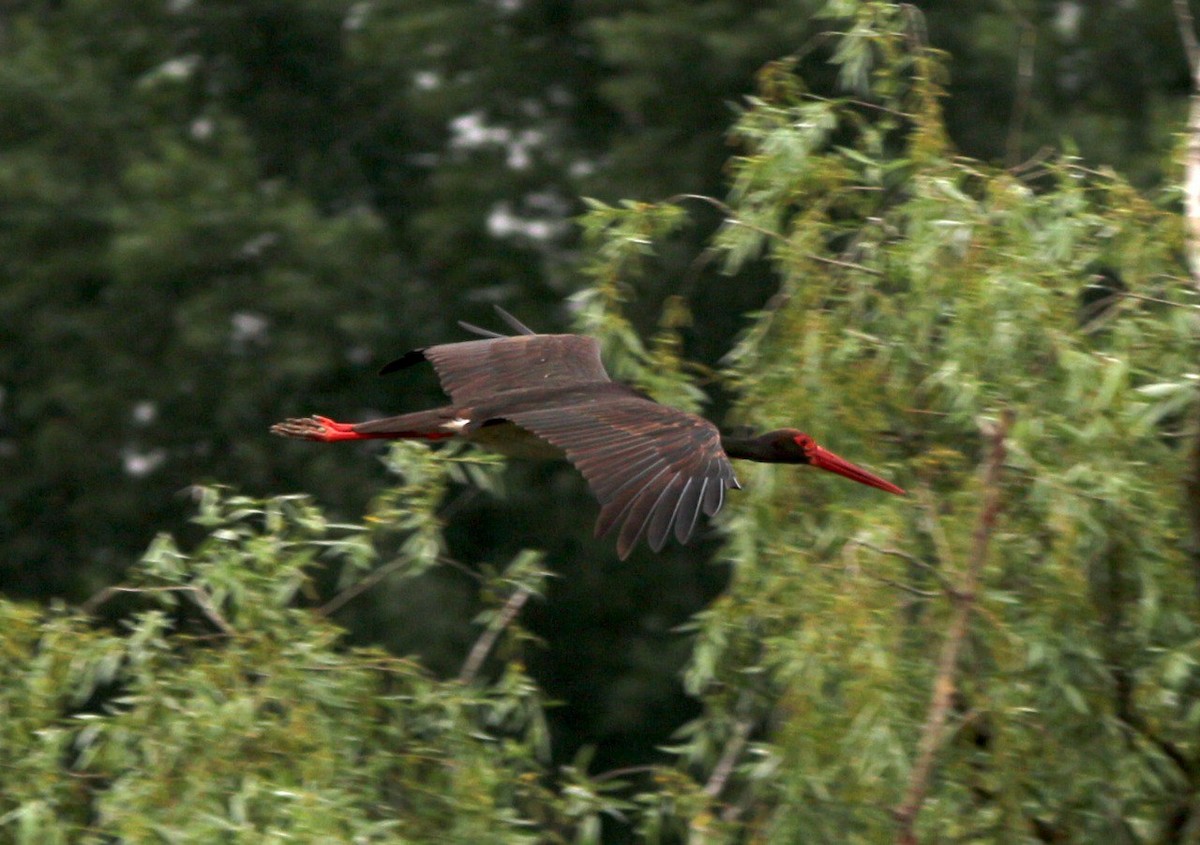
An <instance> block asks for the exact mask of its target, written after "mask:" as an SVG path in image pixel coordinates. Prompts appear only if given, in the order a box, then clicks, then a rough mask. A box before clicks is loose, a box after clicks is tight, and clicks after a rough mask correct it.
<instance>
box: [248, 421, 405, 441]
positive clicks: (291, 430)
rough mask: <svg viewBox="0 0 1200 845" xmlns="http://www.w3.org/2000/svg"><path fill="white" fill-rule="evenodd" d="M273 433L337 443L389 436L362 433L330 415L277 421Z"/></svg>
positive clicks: (350, 424)
mask: <svg viewBox="0 0 1200 845" xmlns="http://www.w3.org/2000/svg"><path fill="white" fill-rule="evenodd" d="M271 433H272V434H278V435H280V436H282V437H296V438H299V439H301V440H317V441H319V442H321V443H335V442H337V441H339V440H375V439H378V438H382V437H387V436H388V435H386V434H362V433H360V432H357V431H355V430H354V423H340V422H335V421H334V420H331V419H329V417H318V416H311V417H302V418H296V419H290V420H285V421H283V422H281V423H276V424H275V425H273V426H271ZM392 436H393V437H394V436H395V435H392Z"/></svg>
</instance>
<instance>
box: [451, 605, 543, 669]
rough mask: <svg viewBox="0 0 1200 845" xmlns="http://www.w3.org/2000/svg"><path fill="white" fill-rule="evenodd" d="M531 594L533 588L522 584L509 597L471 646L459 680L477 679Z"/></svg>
mask: <svg viewBox="0 0 1200 845" xmlns="http://www.w3.org/2000/svg"><path fill="white" fill-rule="evenodd" d="M531 595H533V590H531V589H529V588H528V587H526V586H520V587H517V589H516V590H514V591H513V594H512V595H511V596H509V597H508V601H506V602H505V603H504V607H503V608H501V609H500V614H499V615H498V616H497V617H496V619H495V620H494V621H493V622H492V624H490V625H488V627H487V630H485V631H484V632H483V633H482V634H481V635H480V637H479V639H478V640H476V641H475V645H473V646H471V652H470V653H469V654H468V655H467V659H466V660H465V661H464V662H463V665H462V670H461V671H460V672H459V673H458V680H459V682H461V683H464V684H469V683H471V681H473V680H475V676H476V675H477V674H479V669H480V668H481V667H482V666H483V661H485V660H487V656H488V654H490V653H491V651H492V647H493V646H495V645H496V640H498V639H499V638H500V634H501V632H502V631H504V629H505V628H507V627H508V626H509V625H511V624H512V622H513V620H514V619H516V618H517V614H518V613H520V612H521V608H522V607H524V606H525V602H527V601H529V597H530V596H531Z"/></svg>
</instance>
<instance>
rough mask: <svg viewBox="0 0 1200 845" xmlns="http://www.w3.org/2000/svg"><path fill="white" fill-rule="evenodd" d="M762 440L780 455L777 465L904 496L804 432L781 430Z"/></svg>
mask: <svg viewBox="0 0 1200 845" xmlns="http://www.w3.org/2000/svg"><path fill="white" fill-rule="evenodd" d="M763 439H766V440H769V442H770V443H771V445H772V447H773V450H774V451H776V452H777V453H778V454H779V455H780V460H779V463H788V464H808V465H810V466H814V467H816V468H817V469H823V470H826V471H827V472H833V473H837V474H838V475H840V476H843V477H845V478H849V479H850V480H851V481H857V482H858V483H859V484H866V485H867V486H868V487H877V488H878V489H880V490H886V491H887V492H889V493H895V494H896V495H897V496H903V495H904V490H903V489H901V488H900V487H897V486H896V485H895V484H893V483H892V482H890V481H885V480H884V479H882V478H880V477H879V476H878V475H875V474H874V473H870V472H867V471H866V470H865V469H863V468H862V467H860V466H856V465H855V464H852V463H850V462H849V461H848V460H846V459H845V458H843V457H841V456H840V455H836V454H834V453H833V452H831V451H829V450H828V449H826V448H825V447H824V446H820V445H818V444H817V441H815V440H813V439H812V437H811V436H810V435H807V434H805V433H804V432H803V431H797V430H796V429H794V428H783V429H779V430H778V431H772V432H768V433H767V434H764V435H763Z"/></svg>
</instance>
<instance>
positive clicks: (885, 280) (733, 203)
mask: <svg viewBox="0 0 1200 845" xmlns="http://www.w3.org/2000/svg"><path fill="white" fill-rule="evenodd" d="M867 5H869V6H871V7H872V8H873V13H874V14H875V15H876V16H877V17H876V18H873V19H872V22H871V26H872V27H873V28H872V29H871V31H870V37H869V38H868V37H866V35H864V33H863V31H862V30H861V27H862V26H863V25H864V24H863V22H862V19H860V20H859V23H858V27H859V28H857V29H855V30H853V31H851V32H850V33H849V34H848V36H847V39H848V41H847V42H844V49H843V50H842V51H841V52H839V54H838V55H839V57H840V58H841V59H842V61H843V62H844V63H845V64H847V65H848V64H850V63H854V62H859V63H860V64H859V65H856V67H858V69H857V70H855V71H854V72H853V74H852V76H853V77H854V80H856V85H861V84H863V83H865V84H866V85H867V89H868V90H865V91H860V92H858V94H857V96H858V97H860V98H861V97H863V96H866V97H869V98H870V99H869V100H868V101H866V102H860V101H859V100H828V99H822V98H818V97H815V96H812V95H808V94H806V93H805V92H804V89H803V88H802V86H799V85H797V84H795V83H794V82H793V81H792V80H791V79H790V77H789V76H788V73H789V71H788V69H787V68H786V67H779V68H776V69H773V70H771V71H769V72H768V73H767V74H766V76H765V85H764V95H763V97H762V98H760V99H758V100H756V101H754V102H753V103H752V105H751V107H750V108H749V109H748V110H747V111H746V113H745V114H744V115H743V116H742V118H741V120H740V121H739V123H738V125H737V126H736V127H735V130H734V135H735V138H736V139H737V140H738V142H739V143H740V145H741V147H742V148H743V149H744V150H745V153H744V154H743V155H742V156H740V157H739V158H738V159H736V160H735V162H734V164H733V167H732V175H733V192H732V196H731V199H730V201H729V205H728V217H727V219H726V221H725V225H724V227H723V229H722V231H720V232H719V233H718V234H717V236H716V246H717V248H718V249H720V250H721V251H722V252H723V253H724V255H725V257H726V260H727V262H728V266H729V267H730V269H731V270H734V269H736V268H737V267H738V266H739V265H741V264H742V263H743V262H745V261H747V260H749V259H751V258H757V257H758V256H759V255H763V256H765V258H766V260H767V261H768V262H769V263H770V265H771V266H772V268H774V270H775V272H776V273H777V277H778V279H779V291H778V293H777V294H776V296H775V297H774V298H773V299H772V301H771V302H770V303H769V306H768V308H767V309H765V310H763V311H762V312H760V313H758V314H756V315H753V316H752V318H751V321H750V323H749V325H748V326H747V328H746V331H745V332H744V333H743V335H742V338H741V340H740V341H739V343H738V344H737V345H736V346H735V348H734V349H733V350H732V351H731V352H730V354H729V356H728V357H727V358H726V364H727V369H726V373H725V374H726V377H727V379H728V381H729V383H730V384H731V385H733V386H734V387H735V388H736V389H737V390H738V392H739V395H740V400H739V402H738V406H737V409H736V416H737V417H738V418H739V419H744V420H746V421H753V422H754V423H755V424H756V425H758V426H762V427H770V426H773V425H784V424H790V423H794V422H795V421H797V420H801V421H803V424H804V426H805V428H806V429H807V430H808V431H809V432H810V433H813V434H814V435H816V436H817V437H818V438H819V439H820V440H821V441H822V442H824V443H826V444H827V445H828V446H830V447H831V448H833V449H835V450H836V451H838V452H840V453H843V454H847V455H852V456H854V457H855V459H856V460H857V459H862V460H863V461H864V462H865V463H867V464H868V465H872V466H875V467H880V468H881V470H882V471H883V472H884V473H885V474H886V475H889V476H891V477H895V478H898V479H900V480H901V481H902V483H904V484H906V485H908V486H909V487H910V489H911V491H912V493H913V495H912V496H911V497H910V498H909V499H908V500H900V499H894V498H891V497H884V496H880V495H879V494H878V493H876V492H875V491H871V490H868V489H866V488H847V486H846V485H845V484H844V482H840V481H837V480H834V479H831V478H814V477H812V476H811V475H805V477H804V479H803V492H801V490H800V489H799V488H798V485H799V484H800V481H799V480H794V478H793V476H792V474H791V471H789V470H781V469H779V468H771V467H751V468H748V469H741V470H740V474H741V475H742V476H743V481H744V482H746V487H747V490H746V492H745V494H744V495H742V496H740V497H738V498H737V499H736V500H735V501H734V502H733V503H732V506H731V510H732V513H731V515H730V517H729V518H728V520H727V522H726V528H727V532H728V544H727V546H726V551H725V557H726V558H727V559H728V560H729V561H730V562H731V563H733V564H734V567H735V572H736V573H737V574H736V578H735V581H734V584H733V586H732V588H731V590H730V591H729V593H728V594H727V595H725V596H723V597H722V598H721V599H719V600H718V601H717V602H716V603H715V604H714V605H713V607H712V608H711V609H709V610H707V611H704V612H703V613H701V614H700V615H699V618H698V622H697V630H698V641H697V645H696V652H695V657H694V659H693V662H692V665H691V668H690V669H689V671H688V675H687V678H688V684H689V687H690V688H691V689H692V690H693V691H694V692H696V693H697V694H701V695H703V696H704V697H705V699H706V701H707V702H708V709H707V711H706V714H705V716H704V717H702V718H701V719H700V720H699V721H698V722H697V723H695V724H694V725H692V726H691V727H690V728H689V730H688V732H687V734H686V737H685V741H684V742H683V744H682V745H681V746H680V747H679V748H678V750H679V752H680V753H681V755H682V756H683V759H684V760H686V761H687V762H688V763H690V764H691V765H692V766H694V767H696V768H697V769H698V770H700V771H708V772H716V771H719V770H720V761H721V759H722V757H723V755H724V754H726V753H727V752H728V751H729V750H730V749H733V750H734V752H735V753H737V752H738V749H739V747H740V744H741V743H744V742H745V736H744V734H745V732H746V731H747V730H749V729H750V728H751V727H752V726H757V729H759V730H763V731H767V734H766V736H765V738H764V739H765V741H763V742H761V743H757V744H751V745H749V746H748V748H747V750H746V752H745V753H738V763H737V766H736V767H735V768H736V775H735V776H734V777H733V779H732V785H730V786H728V787H725V790H726V792H727V803H724V802H723V803H724V808H723V809H721V808H720V807H714V808H713V810H712V813H713V817H714V818H721V819H723V820H726V821H727V820H729V819H734V820H736V823H734V824H732V825H730V824H722V825H717V826H715V827H714V828H712V829H710V830H708V832H707V833H706V836H707V837H708V841H737V840H738V838H739V837H740V836H742V835H743V834H744V833H746V832H747V831H753V832H755V835H758V836H763V837H767V838H769V839H771V840H772V841H776V840H778V841H795V840H800V839H803V840H805V841H822V842H824V841H829V842H832V841H838V842H878V841H882V840H884V839H886V838H888V837H889V836H890V835H891V832H892V829H893V826H894V821H893V819H892V818H891V815H890V813H889V811H888V808H890V807H897V806H899V805H900V803H901V801H902V798H903V796H904V792H905V786H906V783H907V782H908V780H909V778H910V777H911V776H912V775H911V765H912V763H911V761H912V759H913V755H914V753H915V748H916V743H917V734H918V728H919V727H920V725H921V723H922V722H923V720H924V718H925V717H924V714H925V709H926V707H927V703H928V700H929V690H930V686H931V682H932V674H931V673H932V670H933V668H934V664H935V660H934V659H933V657H934V655H936V654H937V650H938V648H939V646H940V644H941V642H942V640H943V639H944V638H945V636H946V635H947V634H946V630H947V619H948V616H949V614H950V613H951V611H952V609H953V606H954V600H953V593H952V592H951V590H952V587H951V586H950V585H952V584H953V583H954V582H955V581H956V580H957V579H958V578H959V577H960V576H959V572H960V570H962V568H963V567H964V566H965V565H966V564H965V563H964V561H966V559H967V558H968V557H969V556H970V555H971V554H972V548H973V542H974V540H973V538H976V537H977V536H978V532H979V531H980V530H982V529H981V528H980V527H979V526H980V524H981V523H980V519H981V516H980V508H981V489H980V483H979V478H978V476H977V474H976V472H975V467H976V466H977V465H978V464H979V462H980V461H981V459H982V454H983V448H982V447H983V443H982V437H981V434H980V431H981V428H983V427H985V426H986V425H987V421H988V420H990V419H995V418H996V417H998V416H999V415H1000V414H1001V413H1002V412H1013V413H1015V416H1016V421H1017V422H1016V424H1015V426H1014V427H1013V429H1012V430H1011V432H1010V436H1009V449H1010V459H1009V461H1008V462H1007V464H1006V466H1005V468H1004V476H1003V478H1004V481H1003V484H1004V495H1003V501H1004V508H1005V513H1004V515H1003V516H1002V517H1001V520H1002V524H1001V527H1000V528H999V530H998V531H997V532H996V534H995V536H994V537H992V538H991V547H990V548H991V554H990V557H989V559H988V561H987V566H986V569H985V575H984V579H985V583H984V586H983V590H982V592H980V593H979V594H978V595H977V596H976V597H974V598H973V600H975V601H977V602H978V616H977V617H976V621H975V624H974V626H973V627H972V629H971V632H970V635H969V640H968V644H967V651H966V654H965V656H964V658H963V661H962V664H961V665H960V666H959V667H957V671H959V672H961V676H962V677H961V682H960V683H959V685H958V688H957V692H956V696H955V699H954V705H953V706H954V712H953V714H952V717H951V722H952V724H951V733H950V740H949V742H948V743H947V744H946V747H945V748H944V749H942V761H941V769H940V771H939V774H938V776H937V780H936V783H935V785H934V786H933V793H932V795H931V797H930V799H929V802H928V806H927V807H926V809H925V815H924V817H923V819H922V822H921V829H922V830H924V831H925V835H928V836H929V837H931V838H934V839H943V838H945V839H956V838H970V839H980V840H988V841H991V840H993V839H998V838H1003V837H1005V836H1008V837H1010V838H1012V839H1013V840H1014V841H1027V840H1030V839H1035V838H1038V837H1041V836H1042V835H1043V834H1045V833H1046V832H1047V831H1049V832H1051V833H1052V834H1053V836H1054V839H1055V841H1078V842H1091V841H1098V840H1101V839H1106V838H1110V837H1111V836H1112V835H1114V832H1115V831H1117V830H1125V831H1134V832H1136V833H1129V834H1128V836H1130V837H1132V838H1134V839H1140V838H1141V837H1143V836H1149V837H1151V838H1154V837H1157V836H1166V835H1167V834H1168V832H1169V831H1170V830H1171V829H1172V825H1178V824H1181V822H1180V821H1179V818H1180V817H1179V816H1178V815H1177V814H1178V813H1180V812H1183V813H1184V815H1183V816H1182V818H1183V819H1184V821H1183V822H1182V824H1184V825H1185V826H1186V829H1187V830H1191V831H1193V832H1194V830H1195V829H1196V827H1195V826H1196V824H1197V822H1196V820H1195V818H1194V815H1191V814H1192V813H1193V812H1194V811H1192V810H1185V811H1181V810H1180V809H1179V808H1180V807H1193V806H1194V802H1195V793H1194V788H1195V787H1194V781H1193V777H1192V772H1194V771H1195V766H1196V765H1197V762H1198V761H1200V748H1198V747H1197V746H1196V743H1195V737H1196V736H1197V735H1198V734H1197V733H1196V729H1197V727H1200V724H1198V722H1197V720H1198V719H1200V708H1198V707H1196V706H1195V690H1196V689H1197V685H1198V684H1200V671H1198V667H1200V662H1198V661H1200V629H1198V628H1197V624H1196V619H1197V611H1198V608H1197V599H1198V588H1197V582H1196V573H1195V571H1194V569H1193V567H1194V561H1192V560H1189V558H1188V557H1187V556H1186V554H1185V553H1184V550H1183V548H1182V543H1181V537H1182V536H1184V533H1185V527H1186V523H1185V516H1184V514H1183V512H1182V505H1183V500H1182V485H1183V482H1184V480H1185V479H1184V477H1183V475H1182V473H1183V468H1184V467H1185V466H1186V463H1185V462H1184V460H1183V454H1184V452H1185V450H1186V448H1187V447H1188V442H1189V438H1191V437H1194V436H1195V433H1194V432H1193V431H1191V430H1190V429H1189V428H1188V425H1187V422H1188V420H1189V419H1191V418H1192V410H1193V409H1194V405H1195V402H1196V374H1195V372H1194V368H1195V361H1196V360H1197V352H1198V351H1200V350H1198V348H1197V346H1198V343H1197V341H1198V335H1197V331H1196V320H1197V308H1198V306H1197V303H1196V298H1195V295H1194V291H1193V290H1191V289H1190V287H1189V285H1188V283H1187V280H1186V278H1184V276H1183V270H1182V268H1180V267H1179V265H1178V261H1179V253H1180V249H1179V246H1180V237H1181V235H1180V229H1179V220H1178V218H1177V216H1176V215H1174V214H1173V213H1170V212H1167V211H1162V210H1159V209H1158V208H1156V207H1155V205H1154V204H1153V203H1152V202H1150V201H1148V200H1146V199H1145V198H1143V197H1141V196H1139V195H1138V194H1137V193H1136V192H1135V191H1133V190H1132V189H1131V188H1130V187H1129V186H1128V185H1127V184H1126V183H1124V182H1123V181H1122V180H1121V179H1120V178H1119V177H1117V176H1116V175H1115V174H1113V173H1111V172H1105V171H1095V170H1091V169H1089V168H1086V167H1084V166H1083V165H1081V164H1080V163H1079V162H1078V161H1075V160H1072V159H1070V158H1064V159H1061V160H1059V161H1055V162H1051V163H1047V164H1046V165H1045V166H1044V167H1043V168H1042V170H1041V171H1039V172H1038V173H1036V174H1032V175H1030V176H1028V177H1026V178H1024V179H1019V178H1016V177H1014V176H1013V175H1011V174H1010V173H1007V172H1002V171H993V170H991V169H989V168H986V167H984V166H982V165H980V164H978V163H977V162H973V161H969V160H964V159H961V158H957V157H953V156H951V155H949V154H948V152H947V151H946V149H945V145H944V141H941V140H938V139H941V138H943V137H944V136H943V133H942V131H941V128H940V121H941V119H940V116H939V110H938V108H937V102H938V99H939V97H940V96H941V92H940V90H939V88H938V86H937V84H936V81H935V80H936V79H937V77H938V69H937V65H936V64H935V63H934V60H933V58H932V57H931V56H930V55H928V54H922V53H918V54H916V55H913V56H910V57H909V58H908V59H907V60H906V61H905V62H901V63H899V65H898V64H897V63H896V62H894V61H891V62H889V63H888V64H886V65H884V66H882V67H879V68H878V69H873V67H874V66H873V65H871V64H870V63H862V60H861V59H860V58H855V57H856V56H857V51H860V50H863V49H866V48H865V47H863V46H862V45H863V44H867V43H870V44H874V45H878V50H879V52H880V54H881V55H883V56H888V55H894V54H895V53H897V52H902V51H904V50H906V49H909V42H908V41H907V40H906V39H905V37H904V35H903V27H902V26H901V25H900V24H902V23H903V20H904V16H905V14H906V13H905V12H903V11H901V10H898V9H892V10H891V13H890V14H891V17H888V15H887V8H889V7H886V6H885V4H867ZM872 49H875V48H872ZM897 66H899V67H901V68H908V69H909V72H908V74H907V75H899V74H897V73H896V69H897ZM1167 199H1168V200H1169V198H1167ZM1168 204H1169V203H1168V202H1164V203H1163V205H1164V206H1167V205H1168ZM656 213H658V212H657V211H656V210H655V209H653V208H636V209H634V208H629V209H627V210H626V211H625V212H624V214H625V215H626V216H627V217H628V218H629V220H630V221H636V220H640V219H642V218H644V217H647V216H649V215H654V214H656ZM672 213H673V212H663V214H667V215H668V216H669V214H672ZM664 219H667V217H664ZM606 225H607V226H608V227H609V229H610V230H611V231H614V232H622V231H623V229H622V226H623V225H628V224H626V223H623V222H622V220H621V219H620V218H618V219H617V220H615V221H611V222H607V223H606ZM646 248H647V249H648V248H650V245H647V246H646ZM1097 268H1105V269H1104V272H1106V273H1108V274H1110V275H1112V274H1115V275H1116V277H1117V278H1119V279H1121V280H1123V281H1122V282H1121V285H1122V287H1120V288H1119V289H1114V290H1113V291H1112V292H1111V293H1110V294H1108V297H1107V299H1102V300H1101V301H1100V303H1099V305H1096V304H1095V302H1094V301H1093V300H1090V299H1088V296H1087V289H1088V288H1089V286H1093V285H1095V284H1097V282H1095V281H1094V279H1096V278H1100V277H1097V276H1095V273H1096V272H1097ZM1089 302H1090V303H1092V304H1091V305H1085V303H1089ZM834 485H836V492H835V491H834ZM800 496H803V499H802V502H800V501H798V497H800ZM709 783H710V784H711V783H713V781H709ZM681 790H682V791H681V795H692V794H694V793H693V792H692V791H691V787H686V786H685V787H682V788H681ZM1189 819H1190V820H1189Z"/></svg>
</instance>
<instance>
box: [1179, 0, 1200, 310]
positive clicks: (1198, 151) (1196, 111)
mask: <svg viewBox="0 0 1200 845" xmlns="http://www.w3.org/2000/svg"><path fill="white" fill-rule="evenodd" d="M1174 9H1175V21H1176V23H1178V24H1179V37H1180V38H1181V39H1182V40H1183V49H1184V51H1185V52H1186V53H1187V60H1188V70H1190V71H1191V74H1192V97H1191V106H1190V107H1189V109H1188V122H1187V139H1188V140H1187V152H1186V154H1185V157H1184V166H1183V194H1184V220H1185V222H1186V224H1187V256H1188V267H1189V268H1190V270H1191V273H1192V285H1193V286H1194V287H1196V288H1200V44H1198V43H1197V39H1196V26H1195V22H1194V21H1193V19H1192V10H1191V8H1189V6H1188V0H1175V2H1174Z"/></svg>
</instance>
